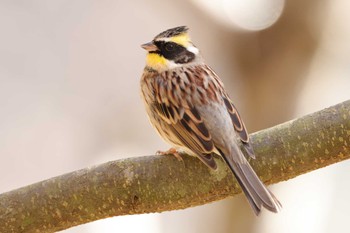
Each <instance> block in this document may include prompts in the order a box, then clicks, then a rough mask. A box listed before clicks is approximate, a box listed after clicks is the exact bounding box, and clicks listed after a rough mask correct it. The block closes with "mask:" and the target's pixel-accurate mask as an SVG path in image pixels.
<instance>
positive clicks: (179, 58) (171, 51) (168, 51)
mask: <svg viewBox="0 0 350 233" xmlns="http://www.w3.org/2000/svg"><path fill="white" fill-rule="evenodd" d="M154 44H155V45H156V46H157V48H158V50H157V51H154V52H153V53H158V54H159V55H161V56H163V57H165V58H166V59H168V60H170V61H173V62H175V63H177V64H184V63H188V62H191V61H193V60H194V58H195V54H194V53H193V52H191V51H188V50H187V49H186V48H185V47H183V46H182V45H179V44H176V43H174V42H170V41H169V42H166V41H155V42H154Z"/></svg>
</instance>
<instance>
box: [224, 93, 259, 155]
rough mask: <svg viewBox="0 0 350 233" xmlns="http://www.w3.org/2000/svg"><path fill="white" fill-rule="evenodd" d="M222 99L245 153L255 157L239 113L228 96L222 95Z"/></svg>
mask: <svg viewBox="0 0 350 233" xmlns="http://www.w3.org/2000/svg"><path fill="white" fill-rule="evenodd" d="M223 100H224V102H225V105H226V108H227V111H228V112H229V114H230V117H231V120H232V124H233V126H234V128H235V130H236V131H237V133H238V135H239V137H240V139H241V141H242V143H243V146H244V148H245V150H246V151H247V153H248V155H249V156H250V157H252V158H255V154H254V150H253V147H252V145H251V143H250V141H249V135H248V132H247V129H246V127H245V125H244V123H243V121H242V118H241V116H240V115H239V113H238V111H237V109H236V107H235V106H234V104H233V103H232V102H231V101H230V99H229V98H228V96H223Z"/></svg>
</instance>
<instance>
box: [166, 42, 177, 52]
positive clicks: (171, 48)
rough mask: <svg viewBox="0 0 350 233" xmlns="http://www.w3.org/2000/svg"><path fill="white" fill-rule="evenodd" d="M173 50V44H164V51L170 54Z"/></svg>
mask: <svg viewBox="0 0 350 233" xmlns="http://www.w3.org/2000/svg"><path fill="white" fill-rule="evenodd" d="M174 49H175V46H174V44H173V43H166V44H165V50H166V51H168V52H171V51H174Z"/></svg>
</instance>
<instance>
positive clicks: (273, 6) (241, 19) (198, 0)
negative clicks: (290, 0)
mask: <svg viewBox="0 0 350 233" xmlns="http://www.w3.org/2000/svg"><path fill="white" fill-rule="evenodd" d="M193 2H194V3H195V4H196V5H197V6H198V7H200V8H202V9H203V10H204V11H206V12H207V13H209V14H210V15H211V16H213V17H214V18H215V19H216V20H218V21H221V22H223V23H225V24H228V25H230V26H231V27H232V26H236V27H239V28H242V29H246V30H253V31H258V30H263V29H266V28H268V27H270V26H272V25H273V24H274V23H275V22H276V21H277V20H278V19H279V18H280V16H281V15H282V12H283V9H284V6H285V0H266V1H261V0H221V1H211V0H193Z"/></svg>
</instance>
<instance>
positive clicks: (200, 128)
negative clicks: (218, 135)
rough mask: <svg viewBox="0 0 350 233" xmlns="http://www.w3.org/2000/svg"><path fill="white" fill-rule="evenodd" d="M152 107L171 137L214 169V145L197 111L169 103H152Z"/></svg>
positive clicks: (193, 108)
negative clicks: (166, 126)
mask: <svg viewBox="0 0 350 233" xmlns="http://www.w3.org/2000/svg"><path fill="white" fill-rule="evenodd" d="M154 107H155V109H156V112H157V114H158V115H159V116H160V117H161V118H162V119H163V120H164V121H165V122H166V123H167V124H168V129H169V130H170V131H171V135H172V136H174V137H176V140H178V141H180V142H181V143H182V145H183V146H186V147H187V148H189V149H190V150H191V151H193V152H194V153H195V154H196V155H197V156H198V158H199V159H200V160H201V161H202V162H203V163H205V164H206V165H207V166H208V167H210V168H212V169H216V167H217V166H216V163H215V161H214V159H213V157H212V156H211V153H212V152H213V151H214V149H215V147H214V143H213V141H212V138H211V135H210V133H209V131H208V129H207V127H206V126H205V124H204V122H203V119H202V118H201V116H200V115H199V113H198V111H197V109H196V108H195V107H188V108H183V107H177V106H175V105H173V104H171V103H168V104H165V103H154ZM168 139H169V140H171V138H168ZM176 140H174V143H176Z"/></svg>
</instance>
